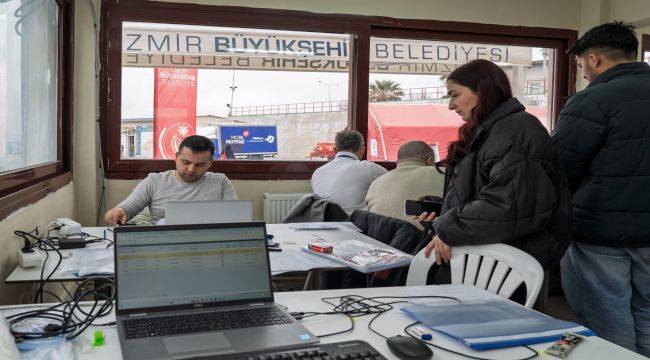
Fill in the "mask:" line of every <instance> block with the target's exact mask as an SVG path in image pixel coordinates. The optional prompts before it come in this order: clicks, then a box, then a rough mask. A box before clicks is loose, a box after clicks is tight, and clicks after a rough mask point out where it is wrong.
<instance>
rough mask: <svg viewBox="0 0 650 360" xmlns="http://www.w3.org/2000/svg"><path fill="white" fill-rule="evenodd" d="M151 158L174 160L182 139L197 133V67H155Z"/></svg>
mask: <svg viewBox="0 0 650 360" xmlns="http://www.w3.org/2000/svg"><path fill="white" fill-rule="evenodd" d="M154 78H155V81H154V86H153V91H154V97H153V136H154V150H153V157H154V159H173V158H175V157H176V151H178V146H179V145H180V143H181V141H183V139H185V138H186V137H188V136H190V135H194V134H196V82H197V69H172V68H155V69H154Z"/></svg>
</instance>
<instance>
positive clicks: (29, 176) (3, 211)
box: [0, 0, 74, 220]
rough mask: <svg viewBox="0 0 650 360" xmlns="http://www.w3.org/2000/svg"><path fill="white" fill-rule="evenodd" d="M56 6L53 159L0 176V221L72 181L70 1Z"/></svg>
mask: <svg viewBox="0 0 650 360" xmlns="http://www.w3.org/2000/svg"><path fill="white" fill-rule="evenodd" d="M56 2H57V4H58V6H59V25H58V51H59V53H58V69H57V76H58V78H57V81H58V83H57V113H56V123H57V147H56V161H54V162H51V163H48V164H44V165H37V166H32V167H29V168H26V169H20V170H17V171H12V172H9V173H6V174H2V175H0V220H2V219H4V218H6V217H7V216H8V215H9V214H11V213H12V212H13V211H15V210H17V209H19V208H21V207H24V206H27V205H29V204H32V203H34V202H36V201H38V200H40V199H42V198H43V197H45V196H46V195H47V194H49V193H51V192H54V191H56V190H58V189H60V188H61V187H63V186H65V185H66V184H68V183H70V181H72V121H73V118H72V114H73V109H72V105H73V100H72V95H73V84H74V77H73V75H74V2H73V1H70V0H56Z"/></svg>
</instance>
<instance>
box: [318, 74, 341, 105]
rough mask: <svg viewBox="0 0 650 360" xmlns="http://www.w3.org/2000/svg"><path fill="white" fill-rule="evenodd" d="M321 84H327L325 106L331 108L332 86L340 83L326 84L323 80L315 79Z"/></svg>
mask: <svg viewBox="0 0 650 360" xmlns="http://www.w3.org/2000/svg"><path fill="white" fill-rule="evenodd" d="M317 81H318V82H319V83H320V84H321V85H325V86H327V107H328V108H329V109H330V110H331V108H332V87H334V86H339V85H341V84H339V83H336V84H328V83H326V82H324V81H320V80H317Z"/></svg>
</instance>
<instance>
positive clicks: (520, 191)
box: [433, 98, 571, 269]
mask: <svg viewBox="0 0 650 360" xmlns="http://www.w3.org/2000/svg"><path fill="white" fill-rule="evenodd" d="M524 109H525V108H524V106H523V105H522V104H521V103H520V102H519V101H518V100H517V99H515V98H512V99H509V100H506V101H504V102H503V103H501V104H500V105H498V106H497V107H496V109H494V111H492V113H490V115H488V116H487V117H486V119H485V120H484V121H483V123H482V124H481V125H480V126H479V128H478V130H477V133H476V136H475V137H474V140H473V141H472V143H471V145H470V152H469V154H468V155H467V156H465V157H464V158H463V159H462V160H461V161H460V162H458V164H456V166H454V167H453V168H451V167H449V168H447V171H446V174H445V195H444V204H443V209H442V215H441V216H439V217H438V218H437V219H436V220H435V221H434V223H433V227H434V229H435V230H436V233H437V234H438V236H439V237H440V238H441V239H442V240H443V241H444V242H445V243H446V244H447V245H450V246H452V247H453V246H463V245H482V244H493V243H505V244H508V245H512V246H514V247H517V248H519V249H521V250H523V251H525V252H527V253H529V254H530V255H532V256H533V257H534V258H536V259H537V260H538V261H539V262H540V264H541V265H542V267H543V268H544V269H547V268H549V267H551V266H554V265H555V264H556V263H557V262H559V260H560V258H561V257H562V255H563V254H564V251H565V250H566V248H567V246H568V244H569V239H570V221H571V219H570V211H571V205H570V196H569V189H568V186H567V180H566V176H565V174H564V171H563V170H562V165H561V163H560V160H559V157H558V154H557V151H556V150H555V147H554V146H553V143H552V142H551V137H550V136H549V134H548V132H547V131H546V129H545V128H544V127H543V126H542V124H541V123H540V122H539V120H537V118H535V117H534V116H532V115H530V114H528V113H526V112H525V111H524Z"/></svg>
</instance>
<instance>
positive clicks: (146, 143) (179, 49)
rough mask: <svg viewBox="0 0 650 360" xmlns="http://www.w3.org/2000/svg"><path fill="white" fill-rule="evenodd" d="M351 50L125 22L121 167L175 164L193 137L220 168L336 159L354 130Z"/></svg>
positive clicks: (272, 35) (270, 36) (327, 39)
mask: <svg viewBox="0 0 650 360" xmlns="http://www.w3.org/2000/svg"><path fill="white" fill-rule="evenodd" d="M350 40H351V39H350V35H346V34H326V33H315V32H297V31H277V30H265V29H250V28H228V27H215V26H191V25H173V24H161V23H157V24H151V23H141V22H139V23H138V22H123V23H122V89H121V90H122V99H123V101H122V113H121V129H120V159H173V158H175V153H176V151H177V149H178V144H179V143H180V141H181V140H182V139H183V138H184V137H185V136H188V135H193V134H199V135H204V136H207V137H208V138H210V139H211V140H212V142H213V143H214V145H215V148H216V153H215V160H217V161H219V160H268V161H277V160H286V161H296V160H300V161H302V160H305V159H326V158H327V156H328V155H330V154H329V153H326V152H323V151H318V149H321V148H322V146H321V144H323V143H330V142H331V141H332V139H333V138H334V135H335V134H336V132H337V131H340V130H342V129H345V128H346V127H347V126H348V101H347V98H348V77H349V74H348V72H349V53H350V44H351V41H350Z"/></svg>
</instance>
